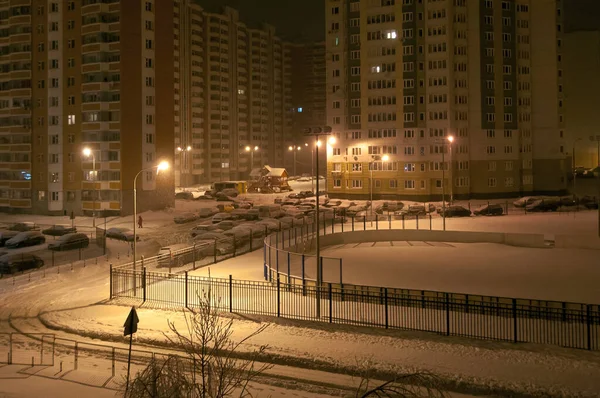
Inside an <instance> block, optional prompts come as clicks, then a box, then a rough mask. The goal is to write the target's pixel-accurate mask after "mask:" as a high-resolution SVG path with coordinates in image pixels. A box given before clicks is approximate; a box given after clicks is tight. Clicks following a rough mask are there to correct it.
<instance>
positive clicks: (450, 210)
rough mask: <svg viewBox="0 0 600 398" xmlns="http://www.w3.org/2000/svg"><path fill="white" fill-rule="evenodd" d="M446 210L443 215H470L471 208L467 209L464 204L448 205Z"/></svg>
mask: <svg viewBox="0 0 600 398" xmlns="http://www.w3.org/2000/svg"><path fill="white" fill-rule="evenodd" d="M445 210H446V211H445V212H444V211H442V217H470V216H471V210H469V209H466V208H464V207H462V206H449V207H446V209H445Z"/></svg>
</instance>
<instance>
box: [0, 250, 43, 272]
mask: <svg viewBox="0 0 600 398" xmlns="http://www.w3.org/2000/svg"><path fill="white" fill-rule="evenodd" d="M43 265H44V260H42V259H41V258H39V257H38V256H36V255H33V254H29V253H17V254H6V255H4V256H1V257H0V274H14V273H15V272H21V271H25V270H27V269H32V268H40V267H42V266H43Z"/></svg>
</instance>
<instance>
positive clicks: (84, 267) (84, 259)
mask: <svg viewBox="0 0 600 398" xmlns="http://www.w3.org/2000/svg"><path fill="white" fill-rule="evenodd" d="M83 268H85V258H84V259H83Z"/></svg>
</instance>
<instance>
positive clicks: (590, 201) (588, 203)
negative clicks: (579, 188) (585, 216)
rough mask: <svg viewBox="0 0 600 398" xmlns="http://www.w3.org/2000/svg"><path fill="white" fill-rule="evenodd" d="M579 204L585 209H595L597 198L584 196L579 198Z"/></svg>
mask: <svg viewBox="0 0 600 398" xmlns="http://www.w3.org/2000/svg"><path fill="white" fill-rule="evenodd" d="M579 204H580V205H583V206H585V207H587V208H588V209H597V208H598V198H596V197H593V196H588V195H586V196H583V197H581V198H579Z"/></svg>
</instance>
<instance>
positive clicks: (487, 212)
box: [473, 204, 504, 216]
mask: <svg viewBox="0 0 600 398" xmlns="http://www.w3.org/2000/svg"><path fill="white" fill-rule="evenodd" d="M502 214H504V209H503V208H502V205H498V204H489V205H483V206H481V207H480V208H479V209H477V210H475V211H473V215H475V216H501V215H502Z"/></svg>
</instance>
